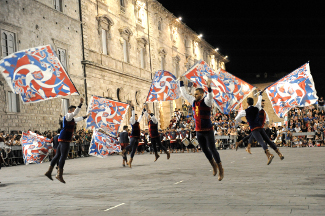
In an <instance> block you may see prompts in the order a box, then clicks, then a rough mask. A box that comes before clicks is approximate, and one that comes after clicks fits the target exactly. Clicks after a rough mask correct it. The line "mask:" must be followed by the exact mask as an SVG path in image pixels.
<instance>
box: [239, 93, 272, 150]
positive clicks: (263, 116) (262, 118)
mask: <svg viewBox="0 0 325 216" xmlns="http://www.w3.org/2000/svg"><path fill="white" fill-rule="evenodd" d="M261 106H262V109H261V110H260V111H259V121H260V123H261V124H262V128H263V129H264V125H265V123H266V125H268V124H269V116H268V114H267V112H265V110H264V107H265V100H264V99H262V105H261ZM242 123H244V124H245V123H246V122H242ZM264 130H265V129H264ZM253 139H254V137H253V136H252V133H250V134H249V135H248V136H246V137H244V138H243V139H242V140H240V141H239V142H236V151H237V149H238V146H240V145H242V144H243V142H245V141H246V140H248V145H247V148H246V151H247V152H248V153H249V154H252V152H251V146H252V143H253ZM264 141H265V140H264Z"/></svg>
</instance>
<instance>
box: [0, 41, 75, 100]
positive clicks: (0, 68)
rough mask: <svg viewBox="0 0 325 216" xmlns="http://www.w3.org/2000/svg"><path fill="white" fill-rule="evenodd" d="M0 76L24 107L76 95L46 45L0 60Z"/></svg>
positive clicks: (65, 74) (62, 69) (57, 60)
mask: <svg viewBox="0 0 325 216" xmlns="http://www.w3.org/2000/svg"><path fill="white" fill-rule="evenodd" d="M0 72H1V73H2V75H3V77H4V78H5V80H6V81H7V83H8V85H9V87H10V88H11V90H12V92H14V93H16V94H20V96H21V99H22V101H23V102H24V103H35V102H40V101H44V100H48V99H52V98H57V97H61V96H67V95H79V93H78V91H77V89H76V87H75V86H74V85H73V83H72V81H71V79H70V78H69V76H68V74H67V72H66V71H65V69H64V68H63V66H62V64H61V63H60V61H59V59H58V57H57V56H56V54H55V52H54V51H53V49H52V47H51V46H50V45H47V46H40V47H36V48H31V49H27V50H22V51H19V52H16V53H13V54H11V55H9V56H7V57H5V58H4V59H2V60H0Z"/></svg>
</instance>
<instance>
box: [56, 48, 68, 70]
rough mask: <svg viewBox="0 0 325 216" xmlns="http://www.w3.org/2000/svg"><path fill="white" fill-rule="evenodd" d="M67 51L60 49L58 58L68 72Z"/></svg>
mask: <svg viewBox="0 0 325 216" xmlns="http://www.w3.org/2000/svg"><path fill="white" fill-rule="evenodd" d="M66 53H67V51H66V50H65V49H61V48H58V58H59V60H60V62H61V64H62V66H63V67H64V68H65V69H66V70H67V58H66Z"/></svg>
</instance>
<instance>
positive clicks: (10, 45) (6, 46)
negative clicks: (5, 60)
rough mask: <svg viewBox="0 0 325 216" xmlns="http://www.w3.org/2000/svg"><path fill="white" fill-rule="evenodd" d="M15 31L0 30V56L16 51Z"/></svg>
mask: <svg viewBox="0 0 325 216" xmlns="http://www.w3.org/2000/svg"><path fill="white" fill-rule="evenodd" d="M15 41H16V40H15V33H12V32H8V31H5V30H1V50H2V57H6V56H8V55H10V54H12V53H14V52H15V51H16V48H15V47H16V46H15V44H16V43H15Z"/></svg>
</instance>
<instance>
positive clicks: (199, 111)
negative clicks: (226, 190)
mask: <svg viewBox="0 0 325 216" xmlns="http://www.w3.org/2000/svg"><path fill="white" fill-rule="evenodd" d="M181 79H183V77H182V78H181ZM207 86H208V93H207V95H206V96H204V90H203V89H202V88H197V89H196V90H195V93H194V97H193V96H192V95H189V94H188V93H187V91H186V88H185V87H184V83H183V80H181V81H180V90H181V93H182V96H183V97H184V98H185V99H186V100H187V101H188V102H190V103H191V104H193V106H192V107H193V115H194V119H195V131H196V137H197V140H198V142H199V144H200V147H201V149H202V151H203V152H204V154H205V156H206V157H207V159H208V160H209V162H210V164H211V166H212V167H213V175H214V176H215V175H216V174H217V172H218V169H219V173H218V180H219V181H221V180H222V179H223V176H224V170H223V168H222V163H221V160H220V155H219V153H218V151H217V149H216V146H215V141H214V133H213V127H212V122H211V119H210V117H211V106H212V103H213V93H212V89H211V79H209V80H208V81H207Z"/></svg>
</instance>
